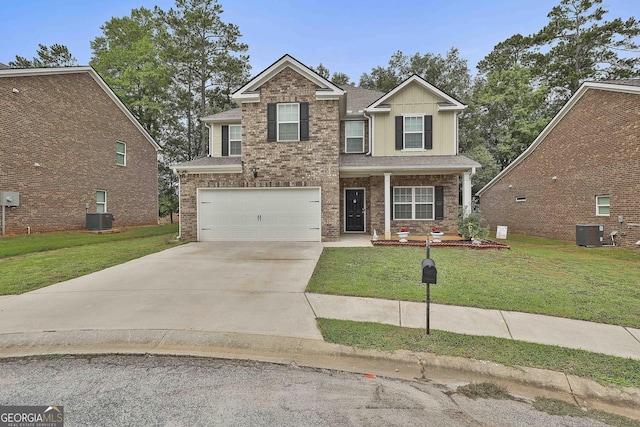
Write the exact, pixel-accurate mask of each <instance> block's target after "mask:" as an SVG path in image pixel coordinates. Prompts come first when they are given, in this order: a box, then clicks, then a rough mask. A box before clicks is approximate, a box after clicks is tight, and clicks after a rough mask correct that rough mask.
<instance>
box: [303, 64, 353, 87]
mask: <svg viewBox="0 0 640 427" xmlns="http://www.w3.org/2000/svg"><path fill="white" fill-rule="evenodd" d="M311 69H312V70H313V71H315V72H316V73H318V74H319V75H320V76H321V77H323V78H325V79H327V80H329V81H331V83H333V84H335V85H346V84H350V80H351V78H350V77H349V76H348V75H347V74H345V73H342V72H334V73H333V75H331V72H330V71H329V69H328V68H327V67H325V66H324V65H322V62H321V63H320V65H318V66H317V67H315V68H313V67H311ZM329 76H331V77H329Z"/></svg>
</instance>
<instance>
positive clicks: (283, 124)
mask: <svg viewBox="0 0 640 427" xmlns="http://www.w3.org/2000/svg"><path fill="white" fill-rule="evenodd" d="M308 139H309V103H308V102H287V103H281V104H272V103H269V104H267V140H268V141H305V140H308Z"/></svg>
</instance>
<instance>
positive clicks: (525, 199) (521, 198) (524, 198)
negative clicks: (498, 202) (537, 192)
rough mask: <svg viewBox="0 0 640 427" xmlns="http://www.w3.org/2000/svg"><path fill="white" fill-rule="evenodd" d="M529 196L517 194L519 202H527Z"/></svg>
mask: <svg viewBox="0 0 640 427" xmlns="http://www.w3.org/2000/svg"><path fill="white" fill-rule="evenodd" d="M526 201H527V198H526V196H516V202H517V203H522V202H526Z"/></svg>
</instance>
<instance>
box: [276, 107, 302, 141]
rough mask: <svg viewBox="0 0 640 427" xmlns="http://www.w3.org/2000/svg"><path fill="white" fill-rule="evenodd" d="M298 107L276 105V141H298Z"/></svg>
mask: <svg viewBox="0 0 640 427" xmlns="http://www.w3.org/2000/svg"><path fill="white" fill-rule="evenodd" d="M299 131H300V105H299V104H278V141H298V140H300V136H299Z"/></svg>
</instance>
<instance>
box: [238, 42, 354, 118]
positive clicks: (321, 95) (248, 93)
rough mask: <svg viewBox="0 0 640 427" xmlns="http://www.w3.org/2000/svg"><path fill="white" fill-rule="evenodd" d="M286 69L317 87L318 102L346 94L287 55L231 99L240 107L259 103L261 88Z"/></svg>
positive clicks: (239, 90) (335, 98)
mask: <svg viewBox="0 0 640 427" xmlns="http://www.w3.org/2000/svg"><path fill="white" fill-rule="evenodd" d="M286 68H290V69H292V70H293V71H295V72H296V73H298V74H300V75H302V76H303V77H305V78H306V79H308V80H309V81H311V82H312V83H313V84H314V85H315V87H316V99H317V100H338V99H340V98H342V97H343V96H344V94H345V91H344V90H342V89H341V88H339V87H338V86H336V85H335V84H333V83H331V82H330V81H329V80H327V79H325V78H324V77H322V76H321V75H319V74H318V73H316V72H315V71H313V70H312V69H311V68H309V67H307V66H306V65H304V64H303V63H301V62H300V61H298V60H297V59H295V58H293V57H292V56H290V55H288V54H287V55H284V56H283V57H282V58H280V59H278V60H277V61H276V62H274V63H273V64H272V65H270V66H269V67H268V68H266V69H265V70H264V71H262V72H261V73H260V74H258V75H257V76H255V77H254V78H253V79H251V80H250V81H249V82H248V83H247V84H245V85H244V86H242V87H241V88H240V89H238V90H237V91H235V92H234V93H233V94H232V95H231V99H233V100H234V102H235V103H236V104H238V105H241V104H242V103H243V102H259V101H260V87H261V86H262V85H264V84H265V83H266V82H268V81H269V80H271V79H272V78H273V77H274V76H276V75H277V74H278V73H280V72H281V71H282V70H284V69H286Z"/></svg>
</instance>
